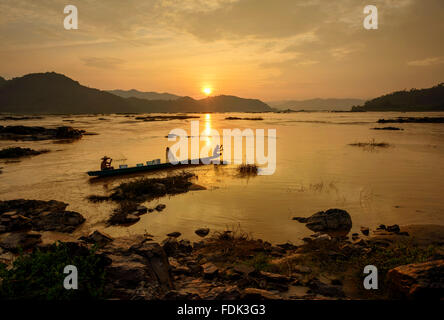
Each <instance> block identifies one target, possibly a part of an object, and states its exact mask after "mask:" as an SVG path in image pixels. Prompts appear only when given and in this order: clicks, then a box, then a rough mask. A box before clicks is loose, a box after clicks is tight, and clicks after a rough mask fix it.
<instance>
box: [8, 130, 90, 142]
mask: <svg viewBox="0 0 444 320" xmlns="http://www.w3.org/2000/svg"><path fill="white" fill-rule="evenodd" d="M84 133H85V131H83V130H78V129H74V128H72V127H68V126H62V127H58V128H44V127H27V126H6V127H4V126H0V139H2V140H16V141H17V140H22V141H37V140H58V139H63V140H65V139H66V140H76V139H80V138H82V136H83V134H84Z"/></svg>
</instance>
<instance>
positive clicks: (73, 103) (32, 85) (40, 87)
mask: <svg viewBox="0 0 444 320" xmlns="http://www.w3.org/2000/svg"><path fill="white" fill-rule="evenodd" d="M142 94H143V93H142ZM265 111H273V109H272V108H270V106H268V105H267V104H265V103H264V102H262V101H260V100H256V99H243V98H239V97H235V96H225V95H221V96H215V97H208V98H205V99H201V100H195V99H193V98H190V97H183V98H180V97H179V98H178V99H176V100H147V99H145V98H144V99H141V98H136V97H129V98H124V97H120V96H117V95H115V94H112V93H110V92H107V91H102V90H98V89H94V88H88V87H85V86H83V85H81V84H80V83H79V82H77V81H74V80H72V79H70V78H68V77H66V76H65V75H63V74H58V73H55V72H47V73H34V74H28V75H25V76H23V77H18V78H13V79H11V80H4V79H3V78H1V79H0V112H10V113H46V114H48V113H51V114H79V113H149V112H265Z"/></svg>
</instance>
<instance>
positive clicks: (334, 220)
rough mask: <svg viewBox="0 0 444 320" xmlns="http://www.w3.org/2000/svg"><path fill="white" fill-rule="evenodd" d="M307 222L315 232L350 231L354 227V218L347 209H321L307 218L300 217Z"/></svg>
mask: <svg viewBox="0 0 444 320" xmlns="http://www.w3.org/2000/svg"><path fill="white" fill-rule="evenodd" d="M298 221H300V222H301V221H303V222H302V223H306V225H305V226H306V227H307V228H308V229H310V230H312V231H315V232H318V231H319V232H326V233H334V232H340V233H348V232H349V231H350V229H351V227H352V220H351V217H350V215H349V214H348V212H347V211H345V210H341V209H328V210H327V211H320V212H317V213H315V214H314V215H312V216H310V217H308V218H307V219H298Z"/></svg>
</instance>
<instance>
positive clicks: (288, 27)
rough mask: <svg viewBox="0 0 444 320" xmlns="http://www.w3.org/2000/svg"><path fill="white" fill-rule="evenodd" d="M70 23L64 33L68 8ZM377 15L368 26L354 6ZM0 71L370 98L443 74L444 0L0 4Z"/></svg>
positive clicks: (242, 92) (135, 84)
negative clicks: (72, 13) (75, 16)
mask: <svg viewBox="0 0 444 320" xmlns="http://www.w3.org/2000/svg"><path fill="white" fill-rule="evenodd" d="M67 4H72V5H76V6H77V8H78V10H79V29H78V30H70V31H68V30H65V29H64V28H63V20H64V18H65V14H64V13H63V9H64V7H65V5H67ZM367 4H373V5H376V6H377V7H378V10H379V29H378V30H365V29H364V28H363V25H362V23H363V20H364V17H365V14H364V13H363V8H364V7H365V5H367ZM0 15H1V19H0V43H1V46H0V75H1V76H3V77H5V78H7V79H9V78H11V77H16V76H21V75H24V74H27V73H33V72H45V71H56V72H59V73H63V74H65V75H67V76H69V77H71V78H73V79H75V80H77V81H79V82H80V83H82V84H84V85H87V86H91V87H95V88H99V89H106V90H108V89H132V88H135V89H138V90H141V91H158V92H171V93H174V94H178V95H189V96H192V97H195V98H200V97H202V96H203V93H202V88H204V87H208V88H212V90H213V92H212V94H214V95H218V94H233V95H237V96H241V97H247V98H259V99H262V100H265V101H269V100H283V99H307V98H316V97H321V98H330V97H336V98H345V97H350V98H372V97H375V96H378V95H381V94H384V93H388V92H390V91H393V90H401V89H405V88H406V89H410V88H412V87H416V88H423V87H429V86H432V85H435V84H437V83H439V82H443V81H444V77H443V75H444V41H443V34H444V1H443V0H374V1H372V2H369V1H360V0H336V1H326V0H306V1H298V0H157V1H152V0H137V1H136V0H126V1H122V0H106V1H105V0H103V1H93V0H70V1H60V0H41V1H34V0H32V1H31V0H2V1H0Z"/></svg>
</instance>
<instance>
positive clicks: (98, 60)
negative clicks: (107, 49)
mask: <svg viewBox="0 0 444 320" xmlns="http://www.w3.org/2000/svg"><path fill="white" fill-rule="evenodd" d="M80 60H81V61H83V64H84V65H85V66H88V67H94V68H100V69H115V68H117V67H119V66H120V65H121V64H123V63H124V62H125V60H122V59H118V58H109V57H83V58H80Z"/></svg>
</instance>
